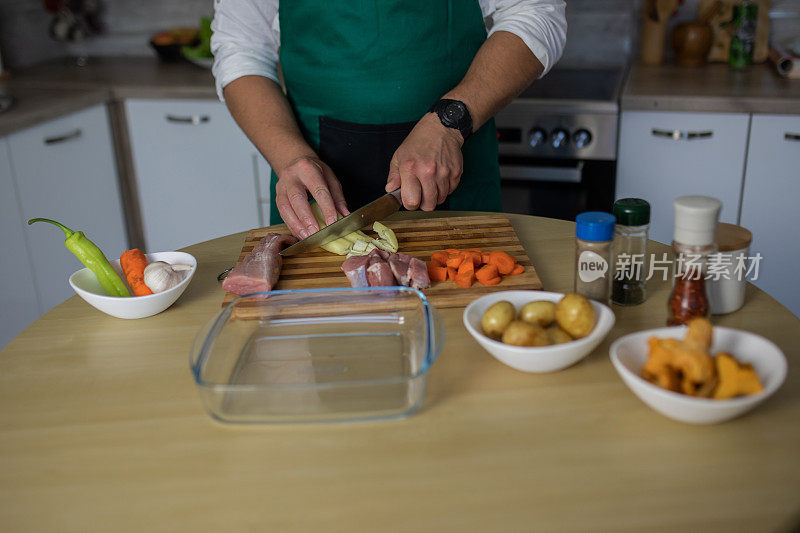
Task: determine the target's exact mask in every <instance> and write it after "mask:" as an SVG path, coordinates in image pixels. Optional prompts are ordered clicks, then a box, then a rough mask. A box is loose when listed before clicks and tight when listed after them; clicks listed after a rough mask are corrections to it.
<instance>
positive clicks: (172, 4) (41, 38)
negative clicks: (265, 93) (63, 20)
mask: <svg viewBox="0 0 800 533" xmlns="http://www.w3.org/2000/svg"><path fill="white" fill-rule="evenodd" d="M212 2H213V0H105V1H104V2H103V5H104V14H103V21H104V22H105V26H106V32H105V33H104V34H102V35H96V36H92V37H91V38H89V39H87V40H86V41H84V42H80V43H62V42H58V41H55V40H53V39H52V38H50V36H49V35H48V27H49V25H50V20H51V19H52V15H51V14H49V13H47V12H46V11H45V10H44V8H43V7H42V2H41V0H0V50H2V57H3V62H4V63H5V64H6V66H8V67H10V68H21V67H25V66H29V65H32V64H34V63H38V62H41V61H45V60H47V59H52V58H56V57H62V56H68V55H134V56H142V55H152V53H153V52H152V50H151V49H150V47H149V45H148V40H149V37H150V36H151V35H152V34H154V33H156V32H158V31H160V30H162V29H165V28H170V27H174V26H197V24H198V21H199V19H200V17H201V16H209V15H211V14H213V12H214V6H213V3H212Z"/></svg>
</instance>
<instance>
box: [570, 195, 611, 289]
mask: <svg viewBox="0 0 800 533" xmlns="http://www.w3.org/2000/svg"><path fill="white" fill-rule="evenodd" d="M575 222H576V223H577V225H576V227H575V237H576V239H575V292H576V293H578V294H580V295H582V296H585V297H586V298H591V299H592V300H596V301H598V302H602V303H608V299H609V297H610V296H611V280H612V279H613V277H614V268H613V264H612V260H611V254H612V251H613V243H614V225H615V223H616V218H615V217H614V215H612V214H611V213H603V212H601V211H589V212H586V213H581V214H580V215H578V216H577V217H576V218H575Z"/></svg>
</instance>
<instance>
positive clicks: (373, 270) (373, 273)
mask: <svg viewBox="0 0 800 533" xmlns="http://www.w3.org/2000/svg"><path fill="white" fill-rule="evenodd" d="M367 280H368V281H369V286H370V287H392V286H393V285H395V280H394V276H393V275H392V269H391V267H390V266H389V263H387V262H385V261H376V262H375V263H373V264H371V265H370V266H368V267H367Z"/></svg>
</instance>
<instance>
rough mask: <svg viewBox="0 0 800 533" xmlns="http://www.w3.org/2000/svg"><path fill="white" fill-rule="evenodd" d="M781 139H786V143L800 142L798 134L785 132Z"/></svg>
mask: <svg viewBox="0 0 800 533" xmlns="http://www.w3.org/2000/svg"><path fill="white" fill-rule="evenodd" d="M783 138H784V139H786V140H787V141H800V133H789V132H786V134H785V135H784V136H783Z"/></svg>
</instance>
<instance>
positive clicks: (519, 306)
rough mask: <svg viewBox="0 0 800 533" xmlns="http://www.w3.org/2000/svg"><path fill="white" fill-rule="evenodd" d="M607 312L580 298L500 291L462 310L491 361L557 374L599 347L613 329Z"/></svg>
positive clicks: (524, 369) (606, 308)
mask: <svg viewBox="0 0 800 533" xmlns="http://www.w3.org/2000/svg"><path fill="white" fill-rule="evenodd" d="M614 322H615V317H614V313H613V312H612V311H611V309H610V308H609V307H608V306H606V305H603V304H601V303H598V302H595V301H591V300H587V299H586V298H584V297H583V296H580V295H578V294H566V295H565V294H562V293H559V292H543V291H504V292H495V293H492V294H487V295H486V296H483V297H481V298H478V299H477V300H475V301H474V302H472V303H471V304H469V305H468V306H467V308H466V309H465V310H464V327H466V328H467V331H469V333H470V335H472V336H473V337H474V338H475V340H476V341H478V343H479V344H480V345H481V346H483V348H484V349H485V350H486V351H487V352H489V353H490V354H492V356H494V358H495V359H497V360H498V361H500V362H501V363H504V364H506V365H508V366H510V367H512V368H515V369H517V370H522V371H523V372H555V371H557V370H562V369H564V368H567V367H568V366H571V365H574V364H575V363H577V362H578V361H580V360H581V359H583V358H584V357H586V356H587V355H589V354H590V353H591V352H592V350H594V349H595V348H597V345H598V344H600V343H601V342H602V341H603V339H604V338H605V337H606V335H608V332H609V331H611V328H612V327H613V326H614Z"/></svg>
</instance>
